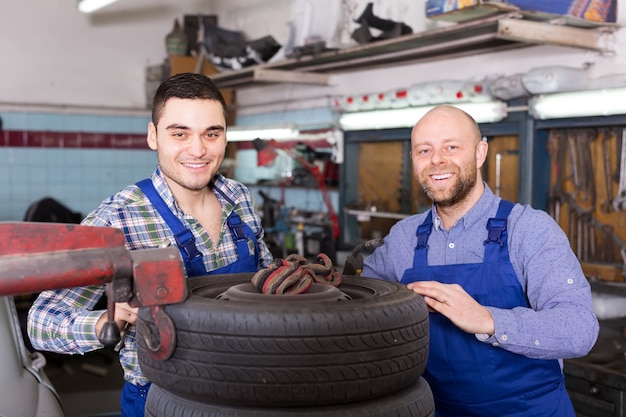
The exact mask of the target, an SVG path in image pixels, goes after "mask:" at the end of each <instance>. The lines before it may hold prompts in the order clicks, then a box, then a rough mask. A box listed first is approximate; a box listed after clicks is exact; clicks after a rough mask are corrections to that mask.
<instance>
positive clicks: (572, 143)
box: [566, 130, 580, 196]
mask: <svg viewBox="0 0 626 417" xmlns="http://www.w3.org/2000/svg"><path fill="white" fill-rule="evenodd" d="M566 136H567V151H568V154H569V169H570V175H571V176H570V178H571V180H572V181H573V183H574V196H577V195H578V193H579V191H580V175H579V171H578V154H577V153H576V150H577V147H576V131H573V130H568V131H566Z"/></svg>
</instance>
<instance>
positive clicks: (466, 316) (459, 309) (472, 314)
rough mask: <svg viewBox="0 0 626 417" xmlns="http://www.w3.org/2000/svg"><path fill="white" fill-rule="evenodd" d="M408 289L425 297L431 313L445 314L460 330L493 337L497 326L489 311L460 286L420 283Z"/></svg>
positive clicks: (412, 284) (413, 284) (432, 282)
mask: <svg viewBox="0 0 626 417" xmlns="http://www.w3.org/2000/svg"><path fill="white" fill-rule="evenodd" d="M407 288H408V289H410V290H413V291H415V292H416V293H418V294H421V295H423V296H424V300H425V301H426V304H427V305H428V308H429V309H430V310H431V311H436V312H438V313H441V314H443V315H444V316H446V317H447V318H449V319H450V321H452V323H454V324H455V325H456V326H457V327H458V328H459V329H461V330H463V331H465V332H467V333H474V334H488V335H493V333H494V332H495V324H494V322H493V317H492V316H491V313H490V312H489V310H487V309H486V308H485V307H483V306H482V305H480V304H479V303H478V302H476V300H474V299H473V298H472V297H471V296H470V295H469V294H468V293H467V292H465V290H464V289H463V287H461V286H460V285H458V284H442V283H440V282H437V281H418V282H412V283H410V284H408V285H407Z"/></svg>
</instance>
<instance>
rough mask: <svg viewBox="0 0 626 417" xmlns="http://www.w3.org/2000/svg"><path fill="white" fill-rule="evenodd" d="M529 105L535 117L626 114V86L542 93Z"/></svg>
mask: <svg viewBox="0 0 626 417" xmlns="http://www.w3.org/2000/svg"><path fill="white" fill-rule="evenodd" d="M528 107H529V110H530V114H531V115H532V116H533V117H534V118H535V119H561V118H566V117H590V116H610V115H614V114H626V87H620V88H608V89H602V90H585V91H572V92H567V93H554V94H542V95H539V96H535V97H533V98H531V99H530V103H529V106H528Z"/></svg>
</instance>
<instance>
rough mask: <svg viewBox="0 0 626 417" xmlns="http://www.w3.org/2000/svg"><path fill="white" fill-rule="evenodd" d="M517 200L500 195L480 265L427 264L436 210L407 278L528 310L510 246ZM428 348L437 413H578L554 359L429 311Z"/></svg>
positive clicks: (566, 416) (422, 231)
mask: <svg viewBox="0 0 626 417" xmlns="http://www.w3.org/2000/svg"><path fill="white" fill-rule="evenodd" d="M512 208H513V203H511V202H508V201H505V200H502V201H501V203H500V205H499V207H498V212H497V214H496V217H495V218H491V219H489V220H488V222H487V231H488V232H487V240H485V242H484V245H485V254H484V260H483V263H475V264H457V265H440V266H428V263H427V258H428V256H427V255H428V244H427V243H428V237H429V235H430V232H431V230H432V211H431V212H430V213H429V214H428V216H427V218H426V219H425V220H424V222H423V223H422V224H421V225H420V226H419V227H418V230H417V237H418V243H417V246H416V248H415V257H414V259H413V267H412V268H411V269H407V270H406V271H405V273H404V275H403V277H402V283H404V284H408V283H410V282H415V281H439V282H442V283H444V284H459V285H460V286H461V287H463V288H464V289H465V291H466V292H467V293H468V294H469V295H471V296H472V297H473V298H474V299H475V300H476V301H478V302H479V303H480V304H482V305H485V306H491V307H497V308H502V309H512V308H515V307H529V305H528V301H527V300H526V296H525V294H524V291H523V289H522V286H521V285H520V283H519V280H518V279H517V276H516V274H515V271H514V270H513V266H512V265H511V261H510V259H509V251H508V245H507V231H506V225H507V218H508V216H509V213H510V212H511V209H512ZM429 319H430V352H429V357H428V363H427V366H426V371H425V372H424V379H426V381H428V383H429V385H430V387H431V389H432V391H433V395H434V399H435V415H436V416H437V417H452V416H456V417H472V416H476V417H479V416H480V417H484V416H500V417H502V416H507V417H530V416H534V417H548V416H554V417H557V416H558V417H570V416H571V417H575V413H574V409H573V407H572V404H571V401H570V399H569V396H568V394H567V391H566V390H565V381H564V377H563V374H562V372H561V368H560V366H559V362H558V361H557V360H542V359H531V358H528V357H526V356H522V355H518V354H515V353H512V352H509V351H507V350H504V349H501V348H499V347H495V346H492V345H491V344H488V343H484V342H481V341H479V340H477V339H476V336H475V335H474V334H469V333H466V332H464V331H462V330H460V329H459V328H458V327H456V326H455V325H454V324H453V323H452V322H451V321H450V320H449V319H448V318H446V317H445V316H443V315H441V314H439V313H436V312H431V313H430V318H429Z"/></svg>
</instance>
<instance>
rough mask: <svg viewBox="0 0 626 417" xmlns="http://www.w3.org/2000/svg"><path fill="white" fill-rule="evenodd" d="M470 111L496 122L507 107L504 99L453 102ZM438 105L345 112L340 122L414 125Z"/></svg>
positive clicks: (350, 126) (357, 126)
mask: <svg viewBox="0 0 626 417" xmlns="http://www.w3.org/2000/svg"><path fill="white" fill-rule="evenodd" d="M451 105H452V106H454V107H458V108H459V109H461V110H463V111H465V112H467V113H469V114H470V115H471V116H472V117H473V118H474V120H476V122H477V123H494V122H499V121H500V120H502V119H504V118H506V116H507V114H508V113H507V108H506V104H505V103H504V102H502V101H485V102H480V103H472V102H467V103H459V104H451ZM435 107H436V106H423V107H405V108H402V109H390V110H376V111H365V112H355V113H344V114H343V115H342V116H341V117H340V119H339V124H340V125H341V127H342V129H343V130H370V129H393V128H402V127H413V126H414V125H415V123H417V121H418V120H419V119H421V118H422V117H423V116H424V115H425V114H426V113H427V112H428V111H429V110H431V109H433V108H435Z"/></svg>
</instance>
